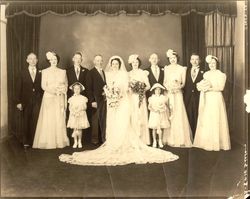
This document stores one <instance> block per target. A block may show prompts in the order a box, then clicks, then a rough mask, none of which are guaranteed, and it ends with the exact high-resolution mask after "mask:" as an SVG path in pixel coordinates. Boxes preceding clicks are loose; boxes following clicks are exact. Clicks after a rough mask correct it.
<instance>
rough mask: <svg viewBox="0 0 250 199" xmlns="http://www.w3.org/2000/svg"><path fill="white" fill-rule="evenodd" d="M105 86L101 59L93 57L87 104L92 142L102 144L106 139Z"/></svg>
mask: <svg viewBox="0 0 250 199" xmlns="http://www.w3.org/2000/svg"><path fill="white" fill-rule="evenodd" d="M105 85H106V76H105V73H104V71H103V58H102V56H101V55H96V56H95V57H94V67H93V68H92V69H91V70H90V71H89V73H88V76H87V92H88V96H89V104H90V106H91V107H92V121H91V123H92V124H91V126H92V142H93V143H95V144H97V143H99V144H102V143H103V142H105V140H106V139H105V137H106V101H105V97H104V95H103V87H104V86H105Z"/></svg>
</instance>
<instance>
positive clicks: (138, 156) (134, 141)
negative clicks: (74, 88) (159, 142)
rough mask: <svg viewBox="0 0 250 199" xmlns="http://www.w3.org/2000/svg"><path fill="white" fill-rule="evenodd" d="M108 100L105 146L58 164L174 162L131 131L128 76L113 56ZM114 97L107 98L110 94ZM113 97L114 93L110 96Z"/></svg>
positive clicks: (63, 159)
mask: <svg viewBox="0 0 250 199" xmlns="http://www.w3.org/2000/svg"><path fill="white" fill-rule="evenodd" d="M106 71H107V72H106V80H107V86H106V88H104V90H105V93H106V97H107V121H106V122H107V123H106V124H107V127H106V128H107V129H106V142H105V143H104V144H103V145H102V146H100V147H99V148H97V149H95V150H89V151H83V152H75V153H73V154H72V155H67V154H62V155H60V156H59V159H60V161H63V162H67V163H70V164H78V165H109V166H115V165H125V164H130V163H136V164H145V163H163V162H169V161H174V160H177V159H178V158H179V157H178V156H176V155H174V154H172V153H171V152H168V151H164V150H161V149H157V148H152V147H149V146H147V145H146V144H144V143H143V142H142V141H141V140H140V138H139V137H138V135H137V134H136V132H135V130H133V129H132V127H131V114H132V112H133V110H130V96H129V94H128V93H129V92H128V81H129V79H128V73H127V71H126V68H125V65H124V62H123V60H122V58H121V57H119V56H113V57H111V58H110V59H109V63H108V65H107V68H106ZM111 90H112V91H115V93H116V95H115V97H114V95H112V96H113V97H111V95H109V92H110V91H111ZM113 94H114V93H113Z"/></svg>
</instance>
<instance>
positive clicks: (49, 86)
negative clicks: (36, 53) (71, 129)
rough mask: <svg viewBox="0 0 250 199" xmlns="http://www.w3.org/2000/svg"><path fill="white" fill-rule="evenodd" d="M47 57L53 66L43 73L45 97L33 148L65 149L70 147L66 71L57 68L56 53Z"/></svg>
mask: <svg viewBox="0 0 250 199" xmlns="http://www.w3.org/2000/svg"><path fill="white" fill-rule="evenodd" d="M46 56H47V59H48V61H49V62H50V65H51V66H50V67H49V68H46V69H44V70H43V71H42V89H43V90H44V95H43V99H42V105H41V109H40V113H39V118H38V122H37V127H36V133H35V138H34V142H33V146H32V147H33V148H40V149H54V148H63V147H65V146H69V139H68V137H67V132H66V122H65V109H66V105H67V99H66V92H67V87H68V86H67V85H68V82H67V76H66V71H65V70H62V69H60V68H58V67H57V64H58V62H59V57H58V56H57V55H56V54H55V53H54V52H48V53H47V54H46Z"/></svg>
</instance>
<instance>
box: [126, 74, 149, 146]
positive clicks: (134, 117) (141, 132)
mask: <svg viewBox="0 0 250 199" xmlns="http://www.w3.org/2000/svg"><path fill="white" fill-rule="evenodd" d="M148 74H149V73H148V71H144V70H141V69H138V70H132V71H130V72H129V81H132V80H136V81H140V82H143V83H145V84H146V90H149V89H150V84H149V80H148ZM130 95H131V96H130V97H131V108H132V110H133V114H131V123H132V128H133V129H134V130H135V131H136V133H137V134H138V136H139V137H140V139H141V140H142V141H143V142H144V143H145V144H147V145H149V144H150V135H149V129H148V109H147V102H146V96H145V95H144V99H143V101H142V103H141V106H140V107H139V95H138V94H136V93H132V92H131V94H130Z"/></svg>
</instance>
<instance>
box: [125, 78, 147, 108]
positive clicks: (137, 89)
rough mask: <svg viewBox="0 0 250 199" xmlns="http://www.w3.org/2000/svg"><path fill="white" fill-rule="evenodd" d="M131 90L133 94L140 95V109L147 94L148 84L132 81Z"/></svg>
mask: <svg viewBox="0 0 250 199" xmlns="http://www.w3.org/2000/svg"><path fill="white" fill-rule="evenodd" d="M129 88H130V89H131V90H132V92H133V93H136V94H138V95H139V107H140V106H141V104H142V101H143V98H144V96H145V92H146V84H145V83H144V82H141V81H137V80H132V81H130V82H129Z"/></svg>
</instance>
